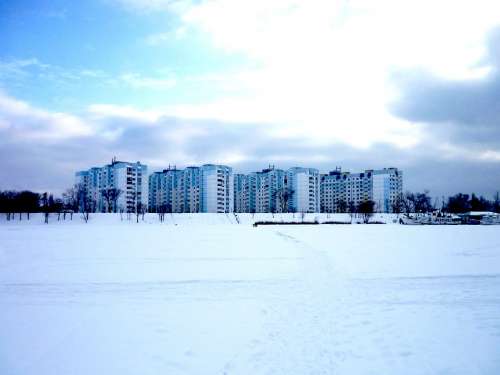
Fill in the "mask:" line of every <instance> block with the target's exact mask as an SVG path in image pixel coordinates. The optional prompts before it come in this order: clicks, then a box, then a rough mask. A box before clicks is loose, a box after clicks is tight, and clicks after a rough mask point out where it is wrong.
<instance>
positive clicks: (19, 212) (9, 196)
mask: <svg viewBox="0 0 500 375" xmlns="http://www.w3.org/2000/svg"><path fill="white" fill-rule="evenodd" d="M65 202H66V203H65ZM74 210H77V207H75V203H74V201H71V202H69V201H68V200H66V201H65V200H63V199H61V198H54V196H53V195H52V194H49V193H43V194H39V193H35V192H32V191H28V190H25V191H14V190H8V191H0V212H2V213H5V214H6V218H7V220H14V219H15V218H17V219H19V220H22V219H23V215H24V216H25V217H26V218H27V219H28V220H29V219H30V214H31V213H35V212H42V213H45V214H46V216H47V215H48V214H50V213H58V214H61V213H63V214H65V213H72V212H73V211H74Z"/></svg>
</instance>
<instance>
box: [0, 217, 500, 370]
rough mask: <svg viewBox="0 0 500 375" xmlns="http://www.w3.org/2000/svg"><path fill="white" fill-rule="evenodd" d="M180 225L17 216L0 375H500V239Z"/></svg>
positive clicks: (471, 231) (0, 257)
mask: <svg viewBox="0 0 500 375" xmlns="http://www.w3.org/2000/svg"><path fill="white" fill-rule="evenodd" d="M296 216H297V215H296ZM315 216H318V215H315ZM167 217H168V222H167V221H166V222H165V223H163V224H160V223H158V220H157V217H156V216H155V215H148V216H146V219H145V221H144V222H142V221H141V222H140V223H139V224H136V223H135V222H133V221H127V220H125V221H123V222H122V221H120V217H119V215H91V220H90V221H89V223H88V224H85V223H83V221H82V220H81V219H80V218H79V216H77V215H75V217H74V218H73V221H71V222H70V221H65V222H57V221H55V220H54V218H53V217H51V222H50V224H49V225H45V224H43V223H42V218H41V216H37V215H35V216H34V217H33V218H32V220H30V222H28V221H26V220H24V218H23V221H21V222H19V221H17V218H16V221H14V222H12V221H11V222H6V221H5V219H4V218H2V221H1V222H0V374H2V375H4V374H5V375H17V374H23V375H25V374H28V375H30V374H36V375H40V374H48V375H49V374H50V375H52V374H71V375H79V374H82V375H83V374H106V375H108V374H141V375H142V374H144V375H146V374H290V375H294V374H498V373H500V313H499V312H500V236H499V227H498V226H402V225H314V226H259V227H257V228H254V227H252V226H251V223H253V221H255V220H265V219H266V218H267V217H268V215H265V214H262V215H257V214H256V215H254V217H252V215H241V217H240V222H241V223H242V224H240V225H238V224H236V223H235V221H234V220H231V219H232V218H233V219H234V215H233V216H231V215H211V214H205V215H203V214H184V215H182V214H178V215H166V219H167ZM297 217H298V216H297ZM313 217H314V215H311V218H313ZM381 218H385V220H386V221H387V222H390V223H392V220H393V217H392V216H390V215H386V216H381ZM284 219H287V217H284ZM320 219H321V218H320ZM329 219H330V220H331V219H332V218H331V216H330V218H329ZM334 220H338V218H337V217H335V219H334Z"/></svg>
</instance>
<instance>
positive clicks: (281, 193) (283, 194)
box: [273, 187, 294, 213]
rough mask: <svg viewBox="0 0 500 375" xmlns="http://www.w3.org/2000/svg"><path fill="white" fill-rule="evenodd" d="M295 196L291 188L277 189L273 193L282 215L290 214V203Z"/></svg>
mask: <svg viewBox="0 0 500 375" xmlns="http://www.w3.org/2000/svg"><path fill="white" fill-rule="evenodd" d="M293 194H294V191H293V190H292V189H291V188H289V187H283V188H281V189H277V190H276V191H275V192H274V193H273V199H275V200H276V203H277V205H278V207H279V209H280V211H281V212H282V213H286V212H288V206H289V202H290V201H291V199H292V197H293Z"/></svg>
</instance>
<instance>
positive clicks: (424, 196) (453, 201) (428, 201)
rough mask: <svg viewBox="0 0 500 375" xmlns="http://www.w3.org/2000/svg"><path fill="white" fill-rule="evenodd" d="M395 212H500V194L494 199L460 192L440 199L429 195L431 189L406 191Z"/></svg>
mask: <svg viewBox="0 0 500 375" xmlns="http://www.w3.org/2000/svg"><path fill="white" fill-rule="evenodd" d="M392 210H393V212H395V213H402V212H404V213H413V212H432V211H435V210H441V211H443V212H449V213H453V214H460V213H464V212H469V211H491V212H497V213H500V194H499V193H498V192H497V193H496V194H495V196H494V197H493V199H492V200H489V199H487V198H485V197H483V196H477V195H476V194H474V193H472V194H471V195H469V194H462V193H458V194H455V195H453V196H451V197H448V198H446V199H445V198H444V197H443V198H442V199H441V200H440V201H439V199H437V198H435V199H432V197H431V196H430V195H429V191H424V192H423V193H412V192H406V193H404V194H403V195H402V196H401V197H400V198H398V199H396V200H395V202H394V204H393V207H392Z"/></svg>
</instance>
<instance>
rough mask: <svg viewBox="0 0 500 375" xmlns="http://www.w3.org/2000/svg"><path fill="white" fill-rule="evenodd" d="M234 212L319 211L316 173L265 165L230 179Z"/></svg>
mask: <svg viewBox="0 0 500 375" xmlns="http://www.w3.org/2000/svg"><path fill="white" fill-rule="evenodd" d="M234 185H235V193H234V201H235V211H236V212H251V213H253V212H319V172H318V171H317V170H316V169H311V168H299V167H296V168H291V169H289V170H288V171H286V172H285V171H284V170H282V169H275V168H274V167H269V168H267V169H263V170H262V171H260V172H253V173H250V174H248V175H243V174H237V175H235V178H234Z"/></svg>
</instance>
